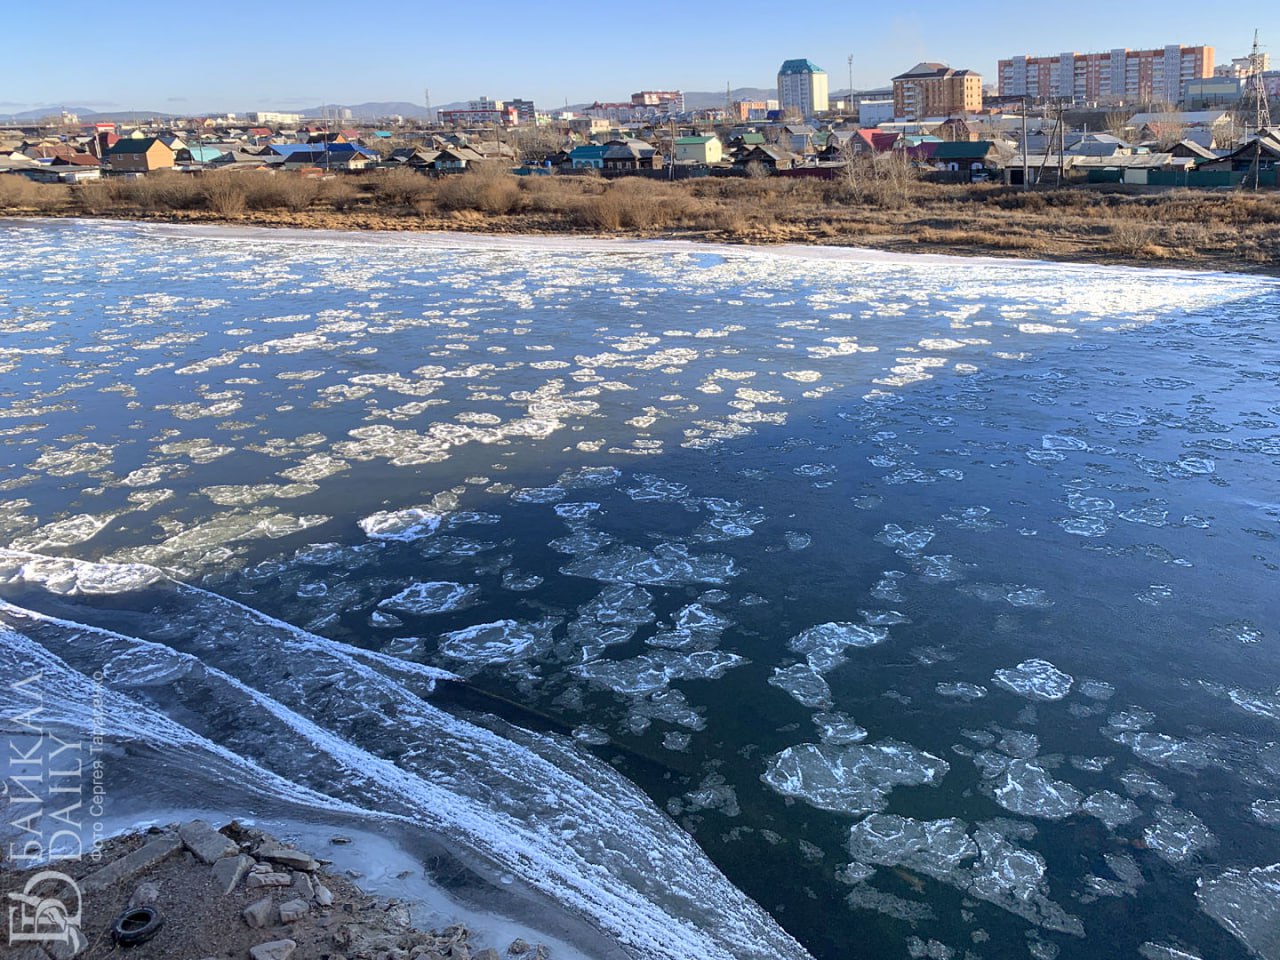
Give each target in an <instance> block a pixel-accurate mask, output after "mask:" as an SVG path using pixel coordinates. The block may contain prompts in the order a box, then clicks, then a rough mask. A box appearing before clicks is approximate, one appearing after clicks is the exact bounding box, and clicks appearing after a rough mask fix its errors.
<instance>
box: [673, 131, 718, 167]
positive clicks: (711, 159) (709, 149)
mask: <svg viewBox="0 0 1280 960" xmlns="http://www.w3.org/2000/svg"><path fill="white" fill-rule="evenodd" d="M723 159H724V145H723V144H722V143H721V142H720V138H719V137H677V138H676V142H675V162H676V163H701V164H712V163H719V162H720V161H721V160H723Z"/></svg>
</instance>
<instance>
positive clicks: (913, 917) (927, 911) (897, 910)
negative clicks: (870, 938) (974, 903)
mask: <svg viewBox="0 0 1280 960" xmlns="http://www.w3.org/2000/svg"><path fill="white" fill-rule="evenodd" d="M845 902H846V903H848V904H849V906H851V907H853V908H854V909H855V910H874V911H876V912H877V913H883V914H884V915H885V916H887V917H893V918H894V919H896V920H905V921H907V922H908V923H912V924H916V923H922V922H927V921H931V920H936V919H937V915H936V914H935V913H934V912H933V908H932V907H930V906H929V905H928V904H927V903H921V902H920V901H918V900H907V899H905V898H903V897H898V896H894V895H893V894H892V893H885V892H884V891H882V890H877V889H876V888H875V887H873V886H871V885H870V884H867V883H855V884H854V885H853V891H852V892H851V893H850V894H849V895H848V896H847V897H845Z"/></svg>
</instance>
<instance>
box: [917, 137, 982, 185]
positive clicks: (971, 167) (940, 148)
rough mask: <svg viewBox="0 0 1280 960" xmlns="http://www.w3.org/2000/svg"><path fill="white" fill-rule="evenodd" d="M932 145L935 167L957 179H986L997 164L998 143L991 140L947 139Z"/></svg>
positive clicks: (967, 180)
mask: <svg viewBox="0 0 1280 960" xmlns="http://www.w3.org/2000/svg"><path fill="white" fill-rule="evenodd" d="M932 146H933V157H932V158H931V159H932V166H933V168H934V169H935V170H939V171H942V172H945V173H949V174H952V175H953V179H956V180H962V181H966V182H969V183H972V182H973V181H974V180H985V179H987V177H988V175H989V173H990V171H991V170H994V169H995V168H996V166H997V156H996V145H995V144H994V143H993V142H992V141H990V140H974V141H972V142H971V141H968V140H947V141H943V142H942V143H935V144H933V145H932Z"/></svg>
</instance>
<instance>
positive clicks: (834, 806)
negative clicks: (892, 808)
mask: <svg viewBox="0 0 1280 960" xmlns="http://www.w3.org/2000/svg"><path fill="white" fill-rule="evenodd" d="M949 769H950V765H949V764H948V763H947V762H946V761H945V760H942V759H941V758H939V757H935V756H933V755H932V754H929V753H925V752H924V751H923V750H919V749H917V748H915V747H913V746H911V744H909V743H901V742H899V741H896V740H882V741H879V742H877V743H854V744H849V745H847V746H836V745H833V744H813V743H802V744H800V745H799V746H795V747H788V748H787V749H785V750H783V751H782V752H781V753H779V754H777V755H775V756H774V757H773V758H772V759H771V760H770V761H769V767H768V769H767V770H766V771H765V773H764V774H763V775H762V777H761V779H762V780H764V782H765V783H767V784H768V785H769V786H771V787H773V789H775V790H777V791H778V792H779V793H781V794H782V795H783V796H787V797H798V798H800V799H802V800H805V801H806V802H808V803H810V804H812V805H813V806H815V807H818V808H819V809H821V810H833V811H836V812H838V813H848V814H854V815H857V814H861V813H870V812H872V811H878V810H883V809H884V808H885V805H886V804H887V803H888V797H889V793H890V791H892V790H893V788H894V787H897V786H920V785H930V786H933V785H937V784H938V783H939V782H941V780H942V778H943V776H945V775H946V772H947V771H948V770H949Z"/></svg>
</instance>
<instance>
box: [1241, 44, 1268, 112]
mask: <svg viewBox="0 0 1280 960" xmlns="http://www.w3.org/2000/svg"><path fill="white" fill-rule="evenodd" d="M1265 63H1266V59H1265V57H1264V56H1263V54H1262V51H1261V49H1260V48H1259V46H1258V31H1257V30H1255V31H1253V52H1252V53H1250V54H1249V78H1248V79H1247V80H1246V81H1245V86H1244V100H1245V103H1246V104H1247V105H1248V108H1249V111H1250V112H1251V113H1252V114H1253V116H1252V117H1251V119H1252V120H1253V132H1254V133H1262V132H1263V131H1264V130H1266V129H1268V128H1269V127H1270V126H1271V108H1270V107H1269V106H1268V105H1267V85H1266V82H1265V81H1264V80H1263V78H1262V68H1263V65H1264V64H1265Z"/></svg>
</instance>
